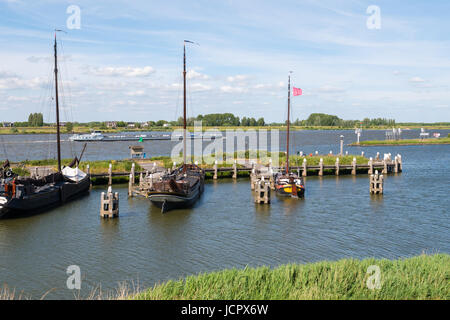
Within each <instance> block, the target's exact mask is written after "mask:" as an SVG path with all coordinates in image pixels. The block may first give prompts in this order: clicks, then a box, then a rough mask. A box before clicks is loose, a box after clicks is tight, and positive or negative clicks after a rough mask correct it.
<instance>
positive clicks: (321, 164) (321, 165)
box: [319, 158, 323, 176]
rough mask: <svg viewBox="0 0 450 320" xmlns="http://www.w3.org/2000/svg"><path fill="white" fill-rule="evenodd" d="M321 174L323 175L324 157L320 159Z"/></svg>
mask: <svg viewBox="0 0 450 320" xmlns="http://www.w3.org/2000/svg"><path fill="white" fill-rule="evenodd" d="M319 176H323V159H322V158H320V160H319Z"/></svg>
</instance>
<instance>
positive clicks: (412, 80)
mask: <svg viewBox="0 0 450 320" xmlns="http://www.w3.org/2000/svg"><path fill="white" fill-rule="evenodd" d="M409 82H413V83H421V82H425V80H424V79H422V78H421V77H412V78H411V79H409Z"/></svg>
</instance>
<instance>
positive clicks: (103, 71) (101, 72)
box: [89, 66, 155, 77]
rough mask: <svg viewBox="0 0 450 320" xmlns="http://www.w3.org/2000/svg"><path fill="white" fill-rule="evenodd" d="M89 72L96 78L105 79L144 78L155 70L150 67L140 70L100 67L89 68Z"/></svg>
mask: <svg viewBox="0 0 450 320" xmlns="http://www.w3.org/2000/svg"><path fill="white" fill-rule="evenodd" d="M89 72H90V73H92V74H94V75H97V76H105V77H117V76H118V77H146V76H149V75H150V74H152V73H154V72H155V69H154V68H153V67H150V66H145V67H142V68H133V67H102V68H96V67H94V68H90V69H89Z"/></svg>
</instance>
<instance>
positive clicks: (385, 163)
mask: <svg viewBox="0 0 450 320" xmlns="http://www.w3.org/2000/svg"><path fill="white" fill-rule="evenodd" d="M381 173H383V174H387V161H386V159H383V171H382V172H381Z"/></svg>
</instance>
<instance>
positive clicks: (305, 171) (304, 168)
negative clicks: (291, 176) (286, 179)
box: [302, 158, 308, 177]
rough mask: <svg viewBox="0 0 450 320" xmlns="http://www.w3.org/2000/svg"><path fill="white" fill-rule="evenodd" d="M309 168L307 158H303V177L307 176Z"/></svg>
mask: <svg viewBox="0 0 450 320" xmlns="http://www.w3.org/2000/svg"><path fill="white" fill-rule="evenodd" d="M307 169H308V166H307V164H306V158H304V159H303V172H302V176H303V177H306V175H307Z"/></svg>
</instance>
